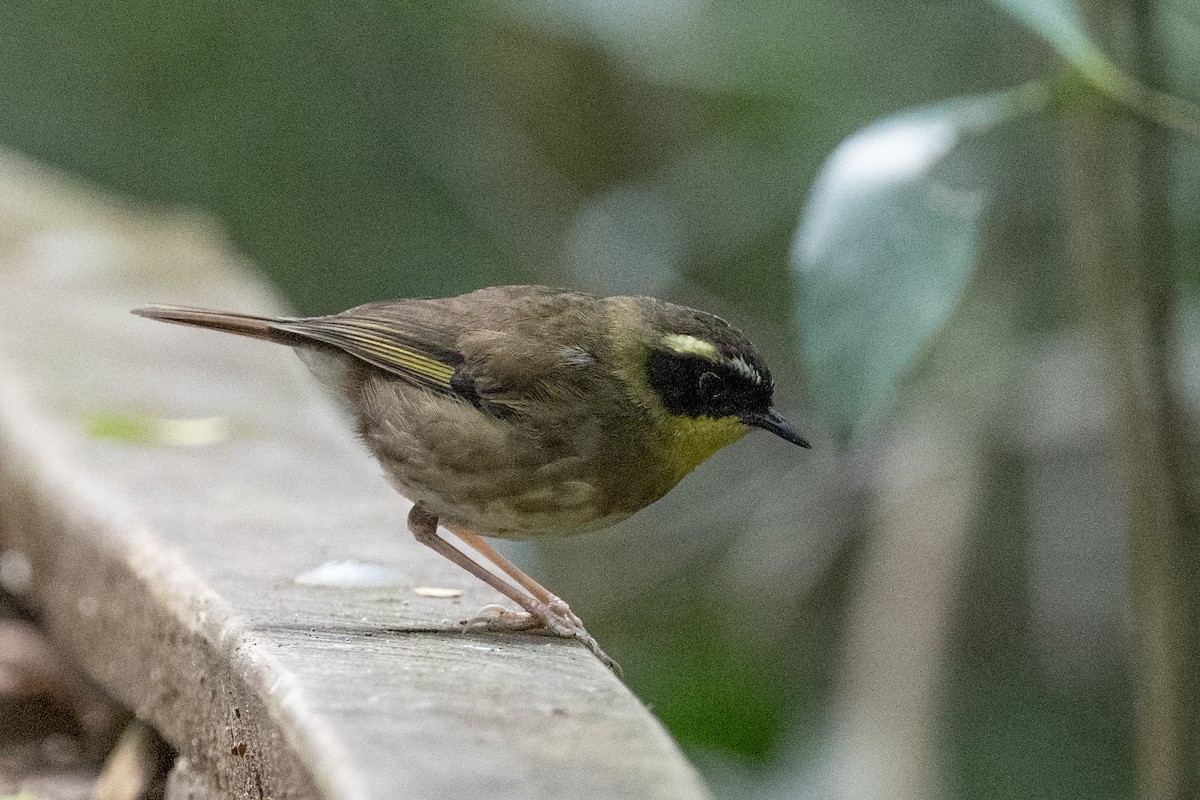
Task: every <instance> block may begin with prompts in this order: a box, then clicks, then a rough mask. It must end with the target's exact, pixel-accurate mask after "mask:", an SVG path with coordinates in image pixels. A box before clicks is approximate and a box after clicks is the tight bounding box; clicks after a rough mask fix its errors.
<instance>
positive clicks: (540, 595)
mask: <svg viewBox="0 0 1200 800" xmlns="http://www.w3.org/2000/svg"><path fill="white" fill-rule="evenodd" d="M446 530H448V531H450V532H451V533H453V534H454V535H455V536H457V537H458V538H459V539H461V540H462V542H463V544H465V545H466V546H467V547H470V548H471V549H472V550H474V551H475V552H477V553H479V555H481V556H483V557H484V558H486V559H487V560H488V561H490V562H492V563H493V564H495V565H496V567H498V568H499V569H500V570H501V571H502V572H504V574H505V575H508V576H509V577H510V578H512V579H513V580H514V581H516V582H517V583H519V584H520V585H521V586H522V587H523V588H524V589H525V590H526V591H528V592H529V593H530V594H531V595H533V597H534V598H535V599H537V601H538V602H539V603H540V604H541V608H542V609H544V612H535V611H529V609H528V607H526V606H522V608H525V610H526V611H529V614H528V616H527V617H525V618H518V619H516V620H513V619H511V618H506V617H505V615H500V618H499V619H498V620H496V621H497V622H499V623H500V625H501V626H503V627H510V626H512V625H514V624H516V625H518V626H521V627H524V626H525V625H526V623H527V622H528V621H530V620H536V624H537V626H538V627H540V628H541V629H543V630H545V631H546V632H548V633H554V634H557V635H558V636H563V637H565V638H569V639H578V640H579V641H581V642H583V643H584V644H585V645H587V647H588V649H589V650H591V651H592V652H593V653H595V655H596V658H598V659H600V661H602V662H603V663H604V664H605V666H607V667H609V668H610V669H612V670H613V671H614V672H616V673H618V674H620V672H621V666H620V665H619V664H618V663H617V662H615V661H613V660H612V659H611V658H610V657H609V655H608V653H605V652H604V651H603V650H601V649H600V643H599V642H597V641H596V639H595V637H593V636H592V635H591V634H590V633H588V632H587V629H586V628H584V627H583V621H582V620H580V619H579V617H577V616H576V615H575V612H573V611H571V607H570V606H568V605H567V604H566V603H565V602H563V600H562V599H561V598H559V597H557V596H555V595H553V594H551V593H550V592H549V591H548V590H547V589H546V587H544V586H542V585H541V584H540V583H538V582H537V581H535V580H534V579H533V578H531V577H529V576H528V575H526V574H525V573H524V572H523V571H522V570H521V569H520V568H519V567H518V566H517V565H516V564H514V563H512V562H511V561H509V560H508V559H507V558H505V557H504V556H502V555H500V554H499V553H497V552H496V550H495V549H494V548H493V547H492V546H491V545H490V544H488V543H487V542H486V541H485V540H484V539H483V537H482V536H480V535H479V534H477V533H472V532H471V531H468V530H463V529H461V528H450V527H447V528H446Z"/></svg>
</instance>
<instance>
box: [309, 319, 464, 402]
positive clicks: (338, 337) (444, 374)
mask: <svg viewBox="0 0 1200 800" xmlns="http://www.w3.org/2000/svg"><path fill="white" fill-rule="evenodd" d="M313 322H315V321H309V322H308V324H306V325H304V327H305V328H306V329H307V330H308V332H309V334H310V335H318V338H323V339H326V340H327V341H329V343H330V344H335V345H337V346H338V347H342V348H343V349H345V350H346V351H347V352H349V353H351V354H353V355H357V356H358V357H359V358H362V359H363V360H365V361H370V362H372V363H374V364H375V365H376V366H378V367H381V368H383V369H386V370H390V371H393V372H398V373H401V374H408V375H410V376H412V377H413V378H416V379H420V380H424V381H427V382H428V383H429V384H431V385H432V386H434V387H437V388H441V389H447V390H449V389H451V388H452V387H451V385H450V381H451V379H452V378H453V377H454V372H455V366H453V365H450V364H447V363H445V362H444V361H441V360H439V359H437V358H435V357H433V356H429V355H426V354H424V353H421V352H420V351H418V350H414V349H412V348H410V347H405V346H404V345H402V344H400V343H399V342H397V341H396V338H397V337H398V336H402V335H403V333H402V332H401V331H398V330H396V328H395V327H394V326H391V325H388V324H386V323H382V322H375V321H371V320H363V319H355V320H346V319H340V320H336V321H334V320H321V321H320V322H319V323H317V324H313ZM320 334H323V335H320Z"/></svg>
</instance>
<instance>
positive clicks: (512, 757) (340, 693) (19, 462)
mask: <svg viewBox="0 0 1200 800" xmlns="http://www.w3.org/2000/svg"><path fill="white" fill-rule="evenodd" d="M155 301H165V302H177V303H193V304H198V305H209V306H217V307H228V308H235V309H246V310H256V311H270V310H271V309H272V308H277V307H278V301H277V300H276V299H275V297H274V296H273V295H272V293H271V292H270V290H269V289H267V288H265V287H264V286H263V285H262V284H261V282H259V281H258V280H257V279H256V278H255V277H253V276H252V275H251V274H249V273H248V272H247V271H246V270H245V269H243V268H241V267H240V266H239V265H238V263H237V260H236V257H235V256H234V255H233V254H232V252H231V250H230V248H229V247H228V245H227V244H226V243H225V242H224V241H223V240H222V239H221V238H220V236H219V235H218V234H217V233H215V232H214V231H213V230H212V226H211V225H209V224H207V223H206V222H205V220H203V219H202V218H199V217H194V216H174V217H172V216H163V215H157V214H152V213H149V212H147V211H144V210H140V211H139V210H131V209H129V208H128V207H126V206H123V205H120V204H117V203H114V202H113V201H112V200H111V199H109V198H105V197H101V196H97V195H95V194H92V193H89V192H88V191H86V190H84V189H82V188H81V187H79V186H76V185H73V184H72V183H70V182H68V181H65V180H63V179H61V178H58V177H55V176H52V175H50V174H48V173H47V172H46V171H44V170H42V169H40V168H38V167H36V166H33V165H30V164H28V163H26V162H23V161H21V160H19V159H17V158H15V157H12V156H7V155H0V551H2V552H3V553H4V554H5V557H6V558H7V560H8V562H9V563H10V564H11V563H19V564H22V565H24V567H25V568H26V571H27V572H28V580H27V581H23V582H22V585H21V587H20V591H21V596H20V598H19V599H20V601H21V602H22V603H23V604H24V606H25V607H26V608H27V609H29V610H30V612H31V613H32V614H33V615H34V617H35V618H36V620H37V621H38V622H39V624H40V625H41V626H42V627H43V629H44V630H45V631H46V632H47V633H48V635H49V636H50V638H51V639H52V640H53V641H54V642H55V643H56V644H57V645H58V646H59V648H60V649H61V650H62V651H63V652H65V653H66V654H67V655H68V656H69V657H70V658H71V659H72V660H73V661H74V662H75V663H76V664H77V665H78V666H79V667H80V668H81V669H82V670H83V671H84V672H86V673H87V674H88V675H89V676H91V678H93V679H94V680H95V681H96V682H97V683H98V684H99V685H100V686H102V687H103V688H104V689H105V690H106V691H107V692H108V693H110V694H111V695H112V696H113V697H114V698H116V700H118V701H119V702H120V703H122V704H124V705H126V706H128V707H129V708H130V709H131V710H132V711H133V712H134V713H135V714H136V716H137V717H138V718H140V719H141V720H143V721H144V722H146V723H148V724H149V725H150V726H152V727H153V728H154V729H156V730H157V731H158V732H159V733H160V734H161V736H162V737H163V738H165V739H166V740H167V741H168V742H169V743H170V744H171V745H172V746H173V747H174V748H175V749H176V750H177V751H178V753H179V755H180V762H179V765H177V767H176V770H177V773H178V772H179V771H180V770H186V776H185V777H186V781H182V780H176V781H174V782H173V785H175V786H179V785H182V784H185V783H186V784H187V785H188V786H190V787H192V788H191V789H189V792H190V794H189V796H195V793H196V792H197V791H199V790H198V789H196V787H197V786H199V787H206V789H205V790H206V791H207V792H208V793H209V794H210V795H211V796H212V797H247V798H251V797H252V798H260V797H287V798H354V800H360V799H362V800H365V799H366V798H381V799H382V798H389V799H390V798H466V797H497V798H500V797H503V798H518V797H519V798H550V797H561V798H581V799H585V798H599V797H606V798H608V797H611V798H618V797H620V798H625V797H630V798H632V797H654V798H704V797H707V792H706V790H705V789H704V788H703V786H702V785H701V783H700V781H699V779H698V778H697V775H696V773H695V771H694V770H693V768H692V767H691V766H690V765H689V764H688V763H687V762H686V760H685V759H684V758H683V757H682V755H681V754H680V752H679V751H678V749H677V747H676V746H675V744H674V742H673V741H672V740H671V739H670V737H669V736H668V734H667V733H666V732H665V730H664V729H663V728H662V727H661V725H660V724H659V723H658V722H657V721H656V720H655V719H654V718H653V717H652V716H651V715H650V714H649V713H648V712H647V710H646V709H645V708H644V707H643V705H642V704H641V703H640V702H639V701H638V699H637V698H636V697H635V696H633V695H632V694H631V693H630V692H629V691H628V690H627V689H626V688H625V686H624V685H623V684H622V683H621V682H620V681H619V680H618V679H617V678H616V677H615V676H614V675H613V674H612V673H611V672H609V670H607V669H606V668H605V667H604V666H602V665H601V664H600V662H599V661H597V660H596V659H595V657H593V656H592V655H591V653H589V652H587V651H586V650H584V649H583V648H581V647H579V646H576V645H574V644H571V643H567V642H564V641H559V640H551V639H545V638H539V637H531V636H518V635H493V634H473V633H467V634H464V633H461V632H460V631H461V628H460V626H459V625H458V621H459V620H461V619H463V618H465V617H469V616H471V614H472V613H473V612H474V611H475V610H476V609H478V608H479V607H481V606H484V605H486V604H488V603H490V602H498V597H497V596H494V595H493V594H492V593H491V592H490V591H489V590H486V589H485V588H484V587H482V586H481V585H479V584H477V582H476V581H474V580H473V579H472V578H470V577H469V576H467V575H465V574H464V573H460V572H459V571H457V570H456V568H454V567H452V566H451V565H449V564H447V563H445V562H443V561H442V560H441V559H439V558H438V557H437V556H435V555H434V554H433V553H431V552H427V551H426V550H425V549H424V548H422V547H421V546H420V545H418V544H417V543H416V542H415V541H414V540H413V539H412V537H411V536H409V535H408V534H407V532H406V530H405V527H404V518H405V514H406V513H407V510H408V506H407V503H406V502H405V501H404V500H403V499H402V498H400V497H399V496H398V495H396V494H395V493H394V492H393V491H392V490H391V489H390V488H389V487H388V486H387V485H386V483H385V482H384V480H383V479H382V477H381V475H380V472H379V469H378V467H377V466H376V465H375V464H374V462H372V461H371V460H370V459H369V458H368V457H367V456H366V455H365V453H364V452H363V451H362V450H361V448H359V447H358V445H357V444H356V442H355V441H354V438H353V436H352V435H351V433H350V431H349V428H348V426H347V425H346V424H345V421H344V420H343V419H341V418H340V417H339V416H338V412H337V411H335V409H334V408H333V407H332V406H331V405H330V403H329V402H328V401H327V400H326V398H325V397H324V396H322V395H321V393H320V391H319V389H318V388H317V387H316V386H315V383H314V382H313V381H312V380H310V379H309V378H308V377H307V376H306V375H305V374H304V371H303V367H302V366H300V364H299V362H298V360H296V359H294V358H292V357H291V355H290V354H289V353H288V352H287V351H285V350H282V349H280V348H276V347H269V346H266V345H262V344H260V343H257V342H251V341H241V340H238V339H234V338H232V337H223V336H219V335H215V334H207V333H205V332H200V331H189V330H183V329H177V328H173V327H170V326H164V325H156V324H153V323H151V322H148V321H146V320H142V319H138V318H135V317H133V316H130V314H129V309H130V308H132V307H134V306H137V305H141V304H144V303H147V302H155ZM341 560H353V561H356V562H360V563H365V564H370V565H372V567H371V568H370V570H368V571H367V577H368V579H367V580H365V581H354V580H351V581H349V582H347V581H344V580H342V579H339V578H334V579H329V578H323V577H321V574H322V573H320V572H316V573H314V572H313V570H314V569H316V568H318V567H320V566H321V565H327V564H329V563H330V562H336V561H341ZM302 576H308V578H307V579H304V578H302ZM298 579H299V580H298ZM418 587H433V588H436V589H445V590H453V591H445V592H428V591H415V589H417V588H418ZM10 588H11V587H10ZM459 590H461V594H460V593H459ZM430 595H456V596H454V597H445V596H430Z"/></svg>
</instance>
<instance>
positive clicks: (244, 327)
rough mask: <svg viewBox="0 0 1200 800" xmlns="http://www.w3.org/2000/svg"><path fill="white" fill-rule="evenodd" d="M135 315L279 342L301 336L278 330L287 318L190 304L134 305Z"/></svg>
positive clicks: (290, 341) (297, 341) (298, 341)
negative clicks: (137, 306)
mask: <svg viewBox="0 0 1200 800" xmlns="http://www.w3.org/2000/svg"><path fill="white" fill-rule="evenodd" d="M130 313H133V314H136V315H137V316H139V317H146V318H147V319H157V320H161V321H162V322H173V323H176V324H179V325H192V326H195V327H197V328H211V329H212V330H217V331H224V332H225V333H236V334H238V335H239V336H250V337H252V338H254V339H265V340H266V341H269V342H278V343H279V344H288V345H298V344H301V343H303V338H304V337H301V336H298V335H296V334H295V333H292V332H290V331H285V330H281V329H280V328H279V327H278V325H279V323H282V322H292V321H294V320H292V319H290V318H280V317H261V316H257V315H255V314H239V313H236V312H231V311H212V310H209V309H207V308H191V307H188V306H166V305H154V306H146V307H145V308H135V309H133V311H132V312H130Z"/></svg>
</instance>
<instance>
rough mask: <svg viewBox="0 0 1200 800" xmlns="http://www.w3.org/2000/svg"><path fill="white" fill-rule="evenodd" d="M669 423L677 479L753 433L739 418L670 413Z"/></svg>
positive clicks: (669, 446)
mask: <svg viewBox="0 0 1200 800" xmlns="http://www.w3.org/2000/svg"><path fill="white" fill-rule="evenodd" d="M666 426H667V436H666V447H667V453H668V457H669V458H670V460H671V467H672V469H673V470H674V473H675V480H676V482H678V481H681V480H683V478H684V476H686V475H687V474H688V473H689V472H691V471H692V470H694V469H695V468H696V467H698V466H700V464H701V463H703V462H704V461H705V460H706V459H707V458H708V457H709V456H711V455H712V454H713V453H715V452H717V451H718V450H720V449H721V448H722V447H726V446H728V445H731V444H733V443H734V442H736V441H737V440H738V439H741V438H742V437H743V436H745V435H746V434H747V433H749V432H750V428H749V427H747V426H746V425H744V424H742V423H741V422H740V421H739V420H738V418H737V417H722V418H720V419H713V418H712V417H680V416H668V418H667V420H666Z"/></svg>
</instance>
